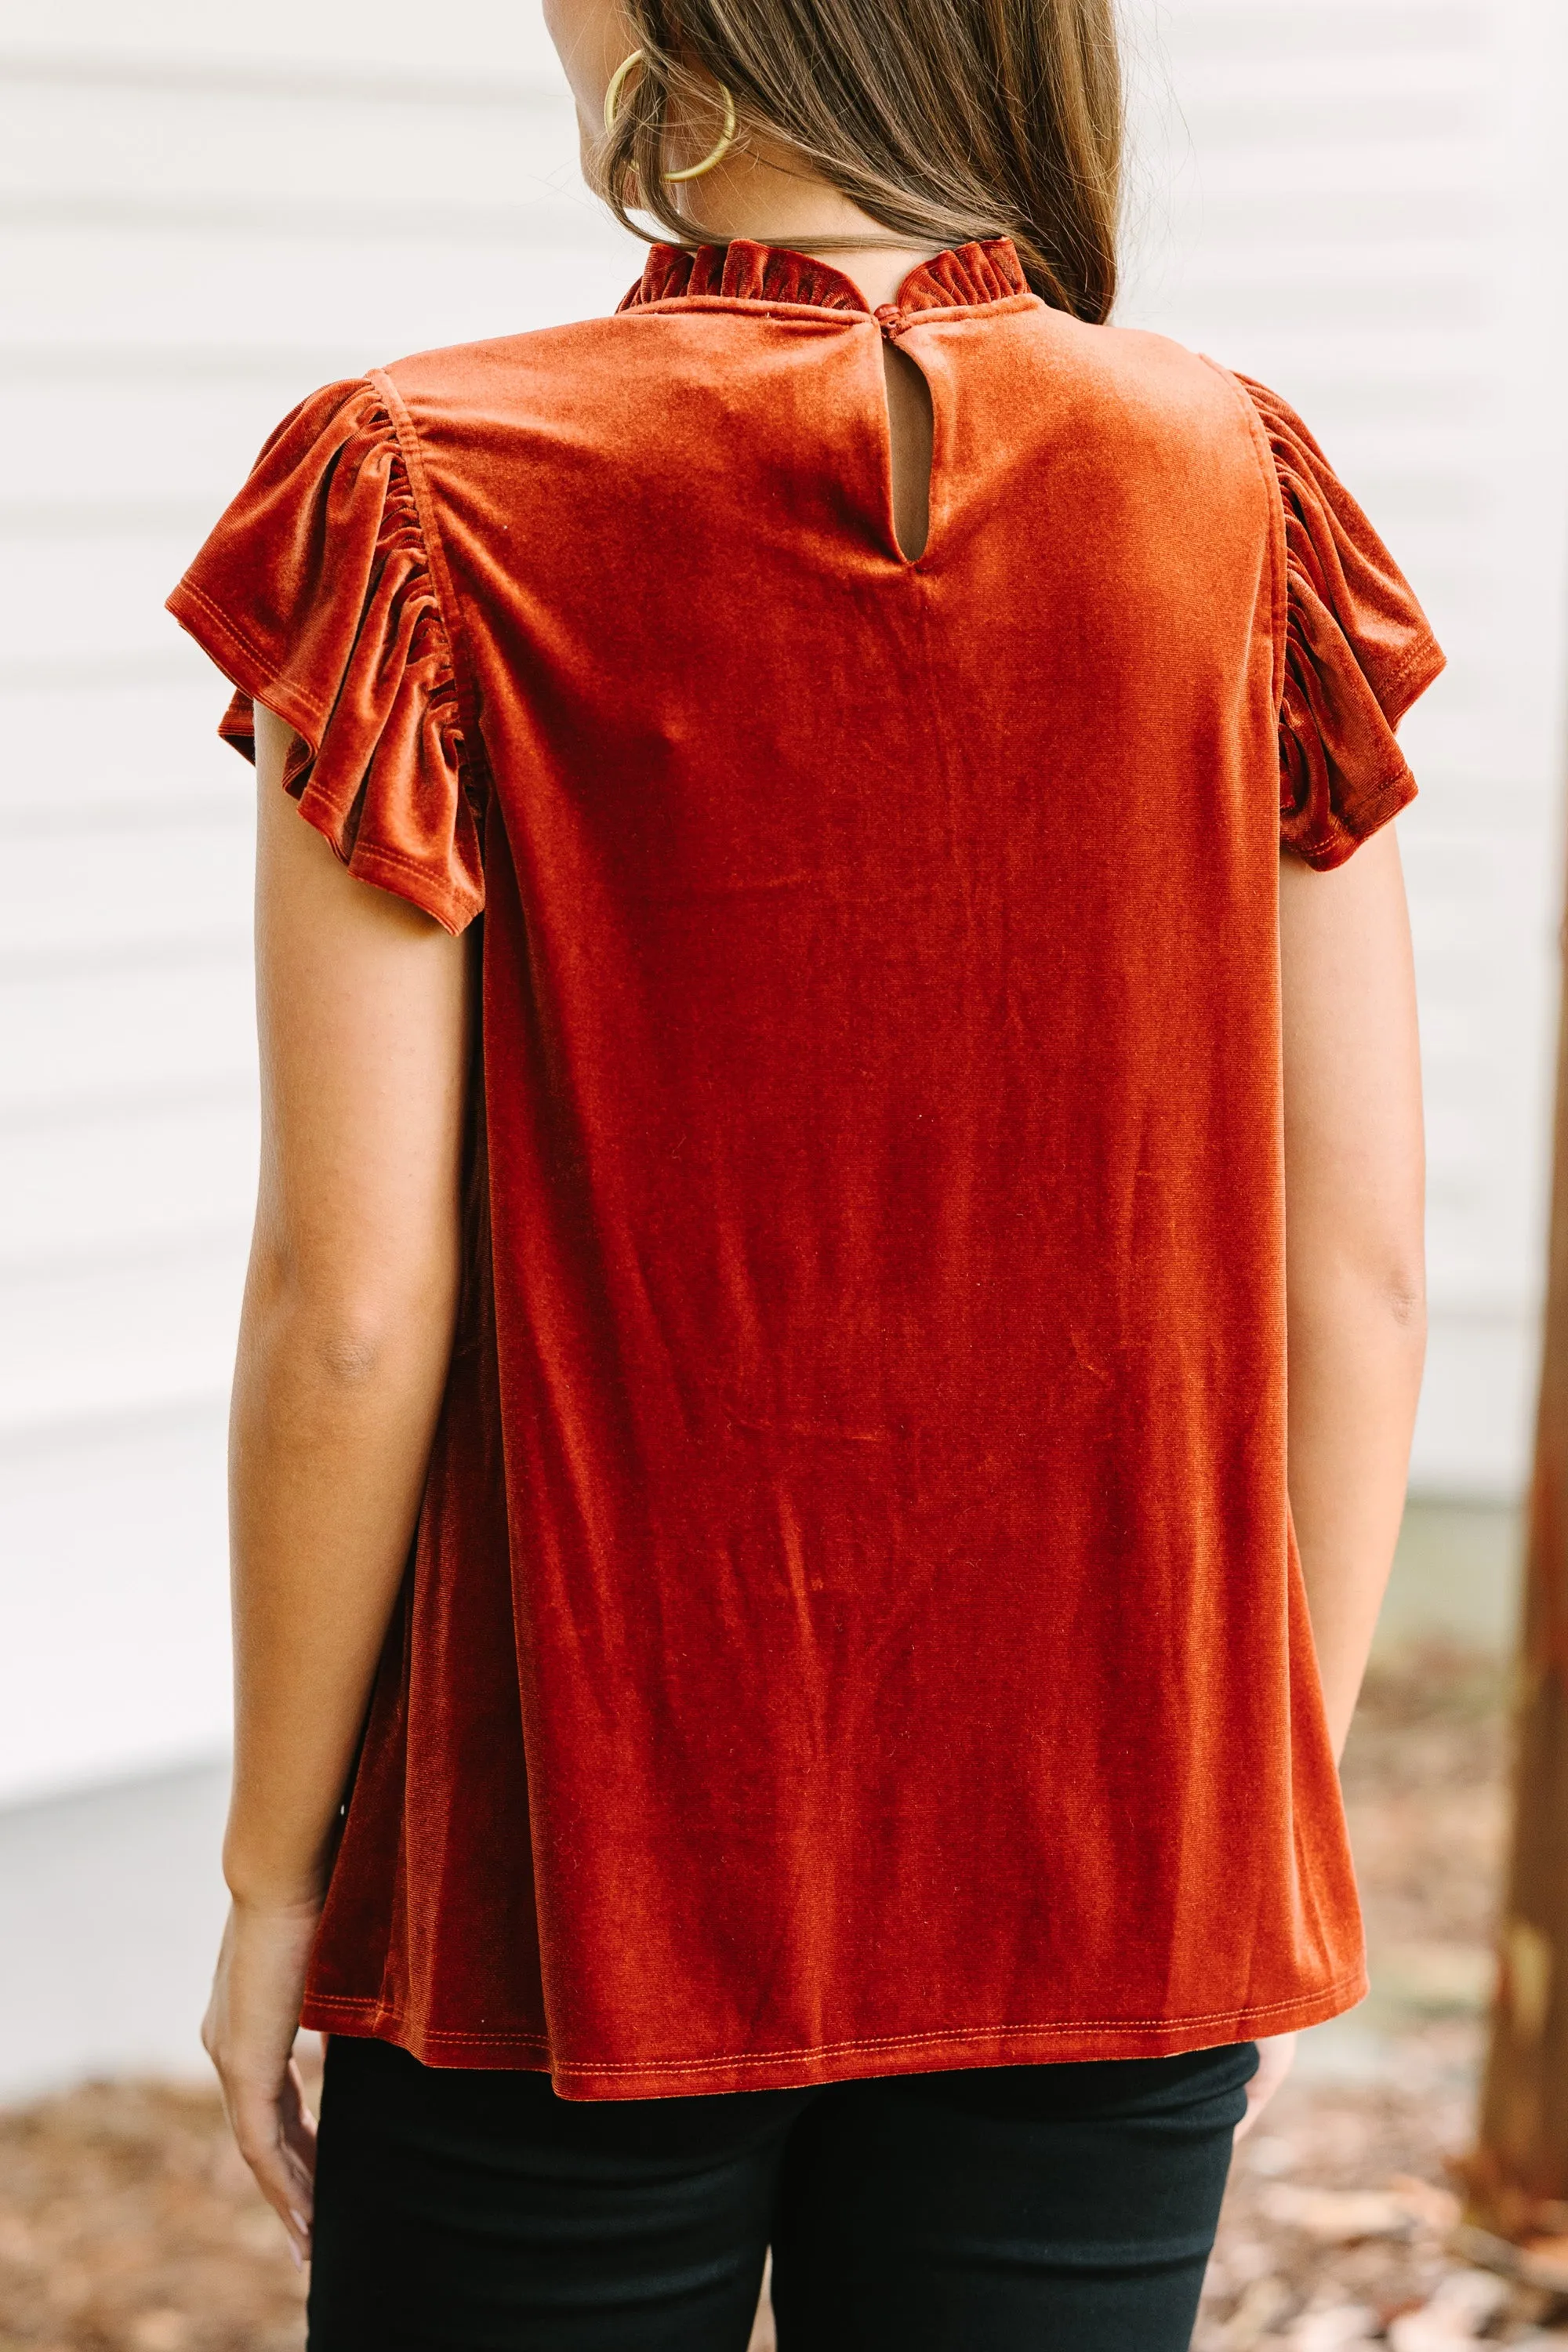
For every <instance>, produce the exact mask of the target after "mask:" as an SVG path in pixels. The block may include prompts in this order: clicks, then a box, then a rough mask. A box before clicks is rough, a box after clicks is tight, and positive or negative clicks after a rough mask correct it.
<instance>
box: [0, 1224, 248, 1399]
mask: <svg viewBox="0 0 1568 2352" xmlns="http://www.w3.org/2000/svg"><path fill="white" fill-rule="evenodd" d="M245 1255H246V1237H245V1235H244V1234H237V1233H236V1232H235V1231H234V1230H233V1229H232V1228H230V1227H221V1228H219V1229H217V1230H216V1231H215V1230H212V1229H209V1228H206V1227H203V1226H193V1227H192V1228H191V1229H190V1230H189V1231H188V1232H186V1233H185V1234H183V1235H181V1236H180V1238H179V1239H178V1240H177V1241H175V1242H173V1243H170V1244H167V1245H165V1246H163V1247H153V1246H148V1247H146V1248H145V1249H142V1250H140V1251H138V1252H136V1253H135V1254H131V1253H122V1252H116V1253H112V1254H106V1255H104V1256H103V1257H102V1258H93V1257H89V1256H88V1255H86V1254H85V1253H83V1254H81V1255H79V1258H78V1259H77V1260H76V1261H75V1262H73V1263H72V1264H69V1265H65V1266H58V1265H50V1264H47V1263H46V1264H44V1265H40V1266H39V1267H37V1269H36V1270H32V1269H30V1270H29V1271H27V1272H26V1274H23V1275H18V1274H16V1273H14V1272H8V1273H6V1274H5V1276H4V1277H0V1430H11V1431H16V1430H21V1429H28V1428H38V1427H47V1425H48V1424H49V1423H52V1422H56V1421H60V1420H66V1419H69V1418H70V1417H72V1416H73V1415H77V1414H93V1415H105V1414H110V1413H114V1412H125V1411H128V1410H135V1411H138V1412H146V1411H150V1410H153V1409H156V1408H159V1407H169V1406H173V1405H175V1404H180V1403H185V1402H192V1401H195V1400H198V1399H201V1398H212V1397H216V1396H221V1395H222V1394H223V1393H224V1391H225V1390H226V1388H227V1385H228V1378H229V1370H230V1367H231V1366H232V1364H233V1361H234V1339H235V1330H236V1327H237V1320H238V1316H239V1294H240V1286H241V1283H242V1281H243V1279H244V1274H245Z"/></svg>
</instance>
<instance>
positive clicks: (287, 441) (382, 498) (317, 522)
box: [169, 383, 484, 931]
mask: <svg viewBox="0 0 1568 2352" xmlns="http://www.w3.org/2000/svg"><path fill="white" fill-rule="evenodd" d="M169 610H170V611H171V612H172V613H173V614H174V617H175V619H176V620H177V621H179V622H180V624H181V625H182V626H183V627H184V628H186V629H188V630H189V632H190V634H191V635H192V636H194V637H195V639H196V641H197V643H198V644H199V645H200V646H202V647H203V648H204V650H205V652H206V653H207V654H208V655H210V656H211V657H212V659H213V660H214V661H215V662H216V664H217V666H218V667H219V668H220V669H221V670H222V671H223V672H224V673H225V675H226V677H228V678H229V679H230V680H231V681H232V682H233V684H234V686H235V687H236V688H237V692H236V694H235V697H234V699H233V701H232V702H231V703H230V705H229V707H228V709H227V711H226V714H225V717H224V719H223V721H222V724H221V726H220V729H219V732H220V733H221V734H222V735H223V736H224V737H225V738H226V740H228V741H229V742H231V743H233V744H234V745H235V746H236V747H237V749H238V750H239V751H243V752H244V753H245V754H246V756H247V758H254V756H255V733H254V709H253V706H254V704H255V703H257V702H259V703H262V704H264V705H265V707H266V708H267V709H269V710H274V711H276V712H277V714H278V716H279V718H280V719H285V720H286V721H287V722H288V724H289V726H290V727H291V728H292V729H293V730H294V733H295V736H296V737H297V739H298V740H297V741H296V742H295V744H294V747H293V751H292V754H291V756H290V759H289V766H288V769H287V772H286V773H285V777H284V782H285V785H286V787H287V789H288V790H289V792H290V793H292V794H293V796H294V798H295V799H296V800H297V801H298V803H299V804H300V814H301V815H303V816H305V817H307V818H309V820H310V823H311V824H313V825H314V826H315V827H316V829H317V830H318V832H320V833H322V834H324V835H325V836H326V838H327V840H328V841H330V842H331V845H332V847H333V848H334V849H335V850H336V852H337V854H338V856H340V857H341V858H342V861H343V863H344V864H345V865H346V866H348V868H349V870H350V871H351V873H353V874H355V875H358V876H359V877H361V879H362V880H363V881H366V882H374V883H375V884H377V885H378V886H379V887H381V888H382V889H384V890H393V891H395V892H396V893H397V894H398V896H399V897H400V898H407V899H410V900H411V901H412V902H413V904H414V905H415V906H416V907H421V908H424V909H425V911H426V913H427V914H429V915H433V916H434V917H435V919H436V920H437V922H438V923H440V924H442V925H443V926H444V928H445V929H447V930H449V931H460V930H461V929H463V928H464V926H465V925H466V924H467V923H468V921H469V920H470V919H471V918H472V917H473V916H474V915H476V914H477V913H478V912H479V908H480V907H481V906H482V905H483V903H484V877H483V871H482V867H481V863H480V848H479V827H478V824H477V823H476V821H475V810H474V805H473V803H474V801H475V798H476V797H477V793H478V782H477V776H476V772H475V771H476V764H477V763H476V761H475V760H474V759H473V758H472V757H470V755H469V747H467V746H466V745H465V743H464V739H463V728H462V724H461V719H460V717H459V711H458V688H457V683H456V677H455V674H454V669H453V660H452V646H451V643H450V639H449V636H448V633H447V623H446V620H445V618H444V616H443V614H442V611H441V607H440V604H439V601H438V598H437V589H436V583H435V581H434V579H433V577H432V574H431V566H430V556H429V551H428V549H427V547H426V543H425V536H424V532H423V530H422V528H421V523H420V517H419V510H418V507H417V504H416V499H415V495H414V490H413V487H412V485H411V483H410V481H409V478H408V471H407V467H406V463H405V458H404V456H403V453H402V450H401V449H400V447H399V446H398V439H397V433H396V429H395V425H394V423H393V420H392V417H391V415H390V414H389V413H388V410H387V408H386V406H385V404H384V401H383V399H382V397H381V395H380V394H379V393H378V392H377V390H376V388H375V386H374V384H373V383H335V384H330V385H328V386H327V388H326V389H325V390H324V391H322V392H319V393H316V394H313V395H312V396H311V397H310V399H309V400H307V401H304V402H302V403H301V404H300V406H299V407H298V408H297V409H295V410H294V412H293V414H292V415H289V416H288V417H286V418H285V419H284V421H283V423H282V424H281V425H279V427H278V430H277V431H276V432H275V433H274V434H273V436H272V437H271V439H270V440H269V441H268V443H267V445H266V446H265V448H264V449H263V450H262V452H261V455H260V456H259V457H258V459H257V461H256V464H255V466H254V467H253V468H252V470H251V474H250V478H249V479H248V480H247V483H246V484H245V487H244V488H243V489H242V490H241V491H240V493H239V495H238V497H237V499H235V500H234V502H233V504H232V505H231V506H230V507H229V508H228V509H227V510H226V513H225V514H224V515H223V517H222V518H221V520H219V522H218V524H217V527H216V530H214V531H213V533H212V535H211V537H210V538H209V539H208V540H207V541H206V544H205V546H204V547H203V549H202V551H201V552H200V554H199V555H198V556H197V557H196V560H195V562H194V563H193V564H192V565H191V568H190V570H189V571H188V572H186V573H185V576H184V579H183V580H182V581H181V583H180V584H179V586H178V587H177V588H176V589H175V591H174V594H173V595H172V596H171V597H170V599H169Z"/></svg>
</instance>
